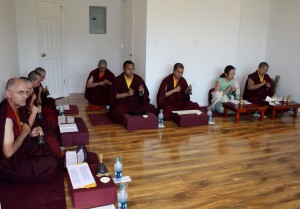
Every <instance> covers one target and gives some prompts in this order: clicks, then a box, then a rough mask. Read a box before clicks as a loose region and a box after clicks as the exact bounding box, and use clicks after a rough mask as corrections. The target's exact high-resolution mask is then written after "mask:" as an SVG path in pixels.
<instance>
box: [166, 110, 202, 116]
mask: <svg viewBox="0 0 300 209" xmlns="http://www.w3.org/2000/svg"><path fill="white" fill-rule="evenodd" d="M172 113H177V114H178V115H187V114H197V115H201V113H202V112H201V111H200V110H178V111H172Z"/></svg>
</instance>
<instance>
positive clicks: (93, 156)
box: [87, 152, 99, 165]
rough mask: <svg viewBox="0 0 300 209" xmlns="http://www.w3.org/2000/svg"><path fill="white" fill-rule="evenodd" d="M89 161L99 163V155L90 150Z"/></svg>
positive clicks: (89, 162)
mask: <svg viewBox="0 0 300 209" xmlns="http://www.w3.org/2000/svg"><path fill="white" fill-rule="evenodd" d="M87 163H88V164H96V165H99V157H98V155H97V154H96V153H95V152H88V157H87Z"/></svg>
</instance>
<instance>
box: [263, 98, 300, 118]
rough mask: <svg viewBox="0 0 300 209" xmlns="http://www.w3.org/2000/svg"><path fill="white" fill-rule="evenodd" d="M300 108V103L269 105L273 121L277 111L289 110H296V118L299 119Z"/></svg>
mask: <svg viewBox="0 0 300 209" xmlns="http://www.w3.org/2000/svg"><path fill="white" fill-rule="evenodd" d="M299 107H300V103H297V102H287V103H282V102H280V104H274V105H269V104H268V108H269V109H270V110H271V119H272V120H274V119H275V114H276V110H288V109H294V115H293V116H294V118H297V112H298V108H299Z"/></svg>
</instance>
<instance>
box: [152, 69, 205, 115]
mask: <svg viewBox="0 0 300 209" xmlns="http://www.w3.org/2000/svg"><path fill="white" fill-rule="evenodd" d="M183 71H184V66H183V65H182V64H181V63H176V64H175V65H174V69H173V73H172V74H170V75H168V76H167V77H165V78H164V79H163V81H162V82H161V84H160V87H159V90H158V92H157V107H158V108H159V109H163V112H164V119H165V120H171V118H172V111H176V110H200V106H199V105H198V104H197V103H195V102H191V101H190V94H189V92H190V91H191V89H192V87H191V85H190V86H188V84H187V82H186V80H185V79H184V78H183V77H182V74H183Z"/></svg>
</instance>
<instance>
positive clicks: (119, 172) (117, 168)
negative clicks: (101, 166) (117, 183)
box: [114, 156, 123, 180]
mask: <svg viewBox="0 0 300 209" xmlns="http://www.w3.org/2000/svg"><path fill="white" fill-rule="evenodd" d="M114 169H115V178H116V179H117V180H121V179H122V169H123V165H122V162H121V158H120V156H117V157H116V161H115V165H114Z"/></svg>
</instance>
